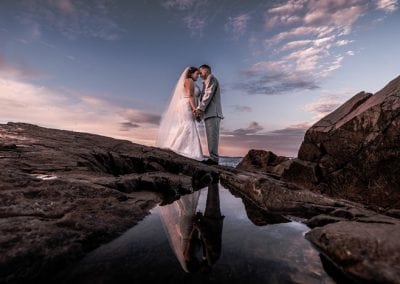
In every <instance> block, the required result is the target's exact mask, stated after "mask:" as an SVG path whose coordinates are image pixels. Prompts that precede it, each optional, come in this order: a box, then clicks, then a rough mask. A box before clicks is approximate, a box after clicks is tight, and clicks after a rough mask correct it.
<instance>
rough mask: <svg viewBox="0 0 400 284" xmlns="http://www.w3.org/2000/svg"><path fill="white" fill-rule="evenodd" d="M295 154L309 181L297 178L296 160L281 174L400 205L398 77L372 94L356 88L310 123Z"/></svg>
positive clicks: (349, 194) (378, 203) (344, 193)
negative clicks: (347, 98) (335, 107)
mask: <svg viewBox="0 0 400 284" xmlns="http://www.w3.org/2000/svg"><path fill="white" fill-rule="evenodd" d="M298 159H299V160H301V162H299V163H301V164H302V165H303V169H302V171H303V172H309V173H312V172H313V173H315V174H314V175H311V176H309V178H308V179H309V182H308V183H307V182H305V181H299V180H298V179H299V176H298V174H297V172H298V170H299V165H296V164H292V165H291V166H290V167H289V169H287V170H286V171H285V172H284V173H283V177H284V180H286V181H288V182H294V183H296V184H297V183H299V184H302V185H303V186H305V187H308V188H310V189H316V190H319V191H321V192H323V193H326V194H329V195H330V196H336V197H340V198H345V199H349V200H353V201H357V202H362V203H365V204H369V205H375V206H380V207H384V208H400V188H399V184H400V77H398V78H396V79H394V80H393V81H391V82H390V83H389V84H388V85H387V86H386V87H384V88H383V89H382V90H380V91H379V92H377V93H376V94H374V95H372V94H368V93H364V92H361V93H359V94H357V95H356V96H354V97H353V98H352V99H350V100H349V101H347V102H346V103H344V104H343V105H342V106H341V107H339V108H338V109H337V110H335V111H334V112H332V113H331V114H329V115H327V116H326V117H324V118H323V119H321V120H320V121H318V122H317V123H316V124H314V125H313V126H312V127H311V128H310V129H309V130H308V131H307V132H306V134H305V137H304V142H303V143H302V145H301V147H300V150H299V154H298ZM305 163H307V166H306V168H304V165H305ZM307 168H308V169H307ZM307 175H309V174H307Z"/></svg>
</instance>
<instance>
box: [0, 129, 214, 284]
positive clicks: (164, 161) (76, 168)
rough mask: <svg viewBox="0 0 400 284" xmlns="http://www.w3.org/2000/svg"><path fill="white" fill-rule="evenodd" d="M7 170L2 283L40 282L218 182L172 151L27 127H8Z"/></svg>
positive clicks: (0, 158)
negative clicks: (163, 207) (164, 206)
mask: <svg viewBox="0 0 400 284" xmlns="http://www.w3.org/2000/svg"><path fill="white" fill-rule="evenodd" d="M0 168H1V169H2V170H1V171H0V282H24V281H28V280H29V281H31V282H35V281H37V282H40V280H42V279H43V278H44V277H46V276H48V275H51V274H52V273H53V272H56V271H57V270H60V269H63V268H64V267H65V266H66V265H68V264H69V263H70V262H72V261H75V260H77V259H78V258H80V257H82V256H83V255H85V254H86V253H87V252H89V251H91V250H93V249H94V248H96V247H98V246H100V245H101V244H103V243H105V242H108V241H110V240H112V239H114V238H115V237H117V236H118V235H120V234H122V233H123V232H124V231H126V230H127V229H129V228H130V227H132V226H133V225H135V224H137V223H138V222H139V221H140V220H141V219H143V218H144V217H145V216H146V215H147V214H148V213H149V210H150V209H152V208H153V207H154V206H155V205H156V204H158V203H160V202H163V203H168V202H172V201H173V200H175V199H177V198H178V197H179V195H180V194H184V193H187V192H191V191H192V190H196V189H199V188H201V187H204V185H206V184H207V183H209V182H212V181H218V170H217V169H216V168H215V167H210V166H207V165H204V164H202V163H200V162H198V161H194V160H191V159H188V158H185V157H182V156H179V155H177V154H175V153H173V152H171V151H167V150H161V149H157V148H153V147H146V146H143V145H137V144H133V143H131V142H129V141H123V140H116V139H112V138H108V137H103V136H99V135H92V134H86V133H77V132H72V131H63V130H55V129H47V128H42V127H38V126H34V125H30V124H23V123H8V124H6V125H4V124H0Z"/></svg>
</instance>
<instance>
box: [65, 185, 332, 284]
mask: <svg viewBox="0 0 400 284" xmlns="http://www.w3.org/2000/svg"><path fill="white" fill-rule="evenodd" d="M210 192H212V194H210ZM207 194H209V195H208V204H207ZM183 198H184V199H181V200H178V201H175V202H174V203H172V204H169V205H165V206H157V207H155V208H154V209H153V210H152V211H151V214H150V215H148V216H147V217H146V218H145V219H144V220H143V221H142V222H140V223H139V224H138V225H136V226H134V227H132V228H131V229H130V230H128V231H127V232H126V233H125V234H123V235H122V236H120V237H119V238H117V239H115V240H113V241H112V242H110V243H108V244H105V245H103V246H101V247H99V248H98V249H96V250H94V251H93V252H91V253H90V254H89V255H87V256H86V257H85V258H84V259H82V260H81V261H80V262H78V263H76V264H74V265H72V266H71V267H69V268H67V269H66V271H64V272H63V273H62V274H61V275H59V279H58V280H57V281H58V282H65V283H143V282H150V281H152V282H153V283H157V282H161V283H210V282H211V283H334V281H333V280H332V279H331V278H330V277H329V276H328V275H327V273H326V272H325V271H324V269H323V267H322V264H321V260H320V257H319V254H318V252H317V251H316V250H315V249H314V248H313V247H312V246H311V244H310V243H309V242H308V241H307V240H306V239H305V238H304V234H305V233H306V232H307V231H308V230H309V229H308V227H307V226H305V225H304V224H302V223H299V222H294V221H290V220H288V219H287V218H285V217H282V216H267V215H265V213H262V212H261V211H258V210H257V209H256V208H249V205H246V206H247V207H248V208H247V211H248V212H249V214H251V216H250V219H249V217H248V213H247V212H246V208H245V206H244V204H243V202H242V200H241V199H240V198H236V197H234V196H233V195H232V194H231V193H230V192H229V191H228V190H227V189H225V188H223V187H222V186H221V185H214V186H211V187H208V188H204V189H202V190H201V191H199V192H197V193H194V194H193V195H187V196H184V197H183ZM218 205H219V206H218ZM257 211H258V212H257ZM198 212H199V213H198ZM196 213H198V214H197V218H193V216H196ZM221 215H222V217H221ZM205 217H207V218H205ZM219 217H220V218H219ZM196 220H201V221H199V222H196ZM251 220H253V221H251ZM253 222H255V223H256V224H257V225H255V224H254V223H253ZM188 248H189V249H188ZM188 259H189V261H188V262H187V261H186V260H188ZM188 271H191V272H188Z"/></svg>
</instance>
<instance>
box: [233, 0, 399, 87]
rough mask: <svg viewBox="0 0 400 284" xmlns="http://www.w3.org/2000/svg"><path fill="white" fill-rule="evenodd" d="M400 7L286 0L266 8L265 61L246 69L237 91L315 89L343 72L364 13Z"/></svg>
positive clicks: (389, 2) (390, 2)
mask: <svg viewBox="0 0 400 284" xmlns="http://www.w3.org/2000/svg"><path fill="white" fill-rule="evenodd" d="M396 9H397V1H394V0H375V1H372V3H371V1H364V0H347V1H345V0H337V1H319V0H286V1H280V2H278V4H273V5H272V6H270V7H269V8H267V9H266V11H265V14H264V17H265V31H266V32H267V34H268V37H267V38H265V39H264V45H263V48H264V49H265V50H264V52H258V55H259V54H265V58H264V59H263V60H260V61H259V62H257V63H255V64H253V65H252V66H250V67H248V68H246V69H245V70H243V73H244V74H246V75H248V77H247V79H245V80H243V79H242V80H241V82H240V83H239V84H236V86H235V87H238V88H240V89H241V90H242V91H244V92H245V93H247V94H266V95H278V94H287V93H291V92H294V91H300V90H314V89H317V88H318V87H319V85H320V82H322V80H323V79H324V78H326V77H328V76H329V75H331V74H332V72H334V71H335V70H337V69H339V68H340V67H341V66H342V64H343V61H344V59H345V57H346V55H347V56H349V55H354V52H353V51H346V50H344V49H343V48H339V47H342V46H345V45H348V44H350V43H351V42H353V40H352V39H351V34H352V32H353V31H354V29H355V27H356V23H357V21H358V20H359V19H360V18H361V17H363V16H364V15H366V14H368V13H372V12H377V11H379V10H381V11H382V10H383V11H385V12H393V11H394V10H396Z"/></svg>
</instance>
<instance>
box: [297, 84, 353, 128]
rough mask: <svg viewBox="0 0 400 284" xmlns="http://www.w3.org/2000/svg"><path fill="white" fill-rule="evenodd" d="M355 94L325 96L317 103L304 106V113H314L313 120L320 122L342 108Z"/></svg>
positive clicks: (317, 100)
mask: <svg viewBox="0 0 400 284" xmlns="http://www.w3.org/2000/svg"><path fill="white" fill-rule="evenodd" d="M354 94H355V91H351V90H349V91H343V92H341V93H337V94H323V95H321V96H320V97H319V98H317V99H316V100H315V101H313V102H311V103H309V104H307V105H305V106H304V108H303V109H304V111H306V112H309V113H312V114H313V115H314V117H313V119H314V120H315V121H316V120H320V119H321V118H323V117H324V116H326V115H328V114H330V113H331V112H332V111H334V110H335V109H337V108H338V107H339V106H341V105H342V104H343V103H344V102H345V101H347V100H348V99H349V98H350V97H351V96H353V95H354Z"/></svg>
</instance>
